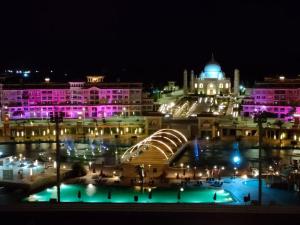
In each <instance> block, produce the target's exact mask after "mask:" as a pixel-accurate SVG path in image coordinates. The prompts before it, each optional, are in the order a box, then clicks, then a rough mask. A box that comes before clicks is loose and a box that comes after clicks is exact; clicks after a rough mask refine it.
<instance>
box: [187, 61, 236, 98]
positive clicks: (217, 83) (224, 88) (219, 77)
mask: <svg viewBox="0 0 300 225" xmlns="http://www.w3.org/2000/svg"><path fill="white" fill-rule="evenodd" d="M183 76H184V85H183V86H184V93H188V92H190V93H193V94H202V95H210V96H211V95H229V94H230V93H231V82H230V79H229V78H226V77H225V74H224V72H223V71H222V69H221V66H220V65H219V64H218V63H217V62H216V61H215V60H214V57H213V56H212V59H211V61H210V62H208V63H207V64H206V66H205V67H204V69H203V71H202V72H201V73H200V74H199V76H195V75H194V71H191V74H190V88H189V90H187V88H188V85H187V82H188V81H187V77H188V75H187V71H186V70H185V71H184V75H183Z"/></svg>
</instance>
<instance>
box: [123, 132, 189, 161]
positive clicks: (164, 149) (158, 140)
mask: <svg viewBox="0 0 300 225" xmlns="http://www.w3.org/2000/svg"><path fill="white" fill-rule="evenodd" d="M163 134H165V135H166V136H167V137H166V136H163ZM184 142H187V138H186V137H185V136H184V135H183V134H182V133H181V132H179V131H177V130H174V129H161V130H158V131H156V132H155V133H153V134H152V135H150V136H149V137H147V138H145V139H144V140H142V141H140V142H139V143H137V144H135V145H134V146H132V147H130V148H128V149H127V150H126V151H125V152H124V153H123V155H122V156H121V159H122V160H123V161H124V160H126V159H127V158H128V157H129V156H132V154H134V152H135V151H140V150H141V149H140V148H141V147H142V146H151V147H153V148H154V149H156V150H159V151H160V152H161V153H162V154H163V155H164V157H165V158H166V159H169V157H171V156H173V155H174V154H175V152H176V150H177V148H178V147H180V145H182V144H184ZM158 144H160V145H159V146H158ZM173 146H174V147H173ZM168 155H169V156H168Z"/></svg>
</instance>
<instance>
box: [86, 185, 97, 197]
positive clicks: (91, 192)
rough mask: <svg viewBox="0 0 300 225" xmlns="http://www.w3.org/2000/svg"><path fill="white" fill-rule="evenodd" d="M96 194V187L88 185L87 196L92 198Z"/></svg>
mask: <svg viewBox="0 0 300 225" xmlns="http://www.w3.org/2000/svg"><path fill="white" fill-rule="evenodd" d="M95 193H96V187H95V185H93V184H88V186H87V188H86V194H87V195H88V196H92V195H94V194H95Z"/></svg>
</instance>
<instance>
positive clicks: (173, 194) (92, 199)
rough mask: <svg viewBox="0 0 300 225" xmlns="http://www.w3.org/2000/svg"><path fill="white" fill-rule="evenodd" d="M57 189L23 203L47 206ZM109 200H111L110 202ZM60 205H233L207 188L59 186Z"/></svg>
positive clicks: (227, 196) (224, 194)
mask: <svg viewBox="0 0 300 225" xmlns="http://www.w3.org/2000/svg"><path fill="white" fill-rule="evenodd" d="M56 197H57V194H56V186H54V187H52V188H47V189H45V190H43V191H41V192H38V193H36V194H32V195H30V196H29V197H27V198H25V199H24V201H25V202H48V201H49V200H50V199H51V198H56ZM109 197H110V198H109ZM61 202H87V203H178V202H181V203H232V202H234V199H233V197H232V195H231V194H230V193H229V192H227V191H225V190H223V189H216V188H210V187H187V188H184V189H179V188H177V187H176V188H152V189H148V188H147V189H144V190H141V188H139V187H134V188H130V187H107V186H95V185H93V184H89V185H83V184H68V185H66V184H62V185H61Z"/></svg>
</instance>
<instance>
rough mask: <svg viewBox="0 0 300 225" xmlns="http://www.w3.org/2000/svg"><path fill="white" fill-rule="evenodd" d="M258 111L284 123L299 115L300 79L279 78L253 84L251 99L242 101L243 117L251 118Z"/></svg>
mask: <svg viewBox="0 0 300 225" xmlns="http://www.w3.org/2000/svg"><path fill="white" fill-rule="evenodd" d="M260 111H266V112H270V113H273V114H274V115H275V116H276V117H277V118H278V119H281V120H285V121H289V120H292V119H293V118H294V117H293V115H295V114H296V115H297V114H300V79H299V78H297V79H287V78H285V77H284V76H280V77H279V78H265V79H264V81H263V82H257V83H255V86H254V88H253V89H252V90H251V97H249V98H245V99H244V100H243V115H244V116H245V117H251V116H253V115H254V114H255V113H257V112H260Z"/></svg>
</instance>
